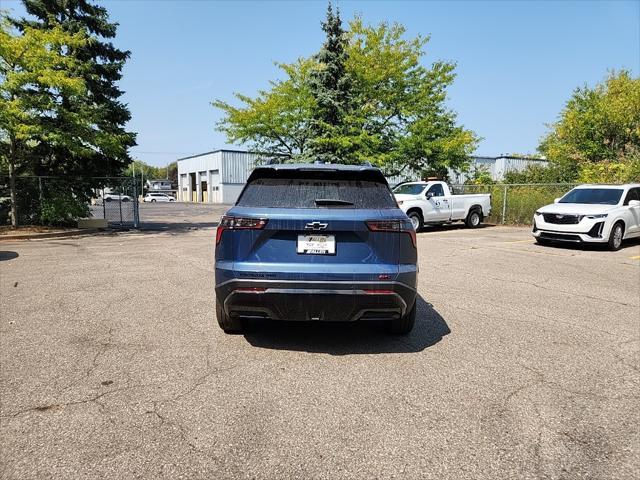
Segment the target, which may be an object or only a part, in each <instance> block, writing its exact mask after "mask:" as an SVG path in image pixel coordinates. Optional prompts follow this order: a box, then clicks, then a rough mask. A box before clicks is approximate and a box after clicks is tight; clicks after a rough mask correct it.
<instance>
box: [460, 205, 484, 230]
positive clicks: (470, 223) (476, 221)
mask: <svg viewBox="0 0 640 480" xmlns="http://www.w3.org/2000/svg"><path fill="white" fill-rule="evenodd" d="M464 223H465V224H466V226H467V227H468V228H478V226H480V223H482V213H481V211H480V210H477V209H476V210H471V211H470V212H469V214H468V215H467V219H466V220H465V221H464Z"/></svg>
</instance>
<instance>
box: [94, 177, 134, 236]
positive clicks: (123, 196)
mask: <svg viewBox="0 0 640 480" xmlns="http://www.w3.org/2000/svg"><path fill="white" fill-rule="evenodd" d="M141 193H142V192H141V189H140V187H139V185H138V182H137V179H134V178H126V177H125V178H113V179H108V180H107V185H106V186H105V187H104V188H102V191H101V195H100V197H99V198H98V200H97V202H96V204H98V205H99V204H102V215H103V218H104V219H105V220H106V221H107V223H108V224H109V226H110V227H134V228H137V227H138V226H139V225H140V204H139V201H138V198H139V197H138V196H139V195H140V194H141ZM94 214H95V213H94Z"/></svg>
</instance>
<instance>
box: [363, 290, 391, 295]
mask: <svg viewBox="0 0 640 480" xmlns="http://www.w3.org/2000/svg"><path fill="white" fill-rule="evenodd" d="M363 292H364V293H366V294H369V295H393V294H394V293H395V292H394V291H393V290H363Z"/></svg>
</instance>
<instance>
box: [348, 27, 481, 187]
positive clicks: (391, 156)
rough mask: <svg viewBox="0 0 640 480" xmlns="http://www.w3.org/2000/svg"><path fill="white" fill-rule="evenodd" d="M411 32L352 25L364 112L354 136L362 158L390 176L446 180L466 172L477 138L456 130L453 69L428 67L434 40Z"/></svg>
mask: <svg viewBox="0 0 640 480" xmlns="http://www.w3.org/2000/svg"><path fill="white" fill-rule="evenodd" d="M405 34H406V30H405V28H404V27H403V26H402V25H400V24H397V23H394V24H388V23H381V24H379V25H378V26H375V27H374V26H368V25H365V24H364V23H363V22H362V20H361V19H360V18H355V19H354V20H353V21H352V22H351V23H350V28H349V37H350V38H349V49H348V61H347V70H349V71H351V72H353V77H354V83H355V86H354V90H355V92H356V93H355V102H356V104H357V105H358V106H359V107H358V109H357V110H355V111H354V117H352V118H351V121H352V122H353V127H352V130H353V131H358V132H359V138H358V142H359V146H360V148H359V150H358V156H359V160H360V161H365V160H368V161H371V162H372V163H374V164H376V165H378V166H380V167H382V168H383V169H385V170H386V171H387V172H388V173H392V174H396V173H402V172H406V171H407V170H409V171H413V172H419V173H421V174H423V175H424V174H427V173H428V174H437V175H439V176H441V177H443V176H445V175H446V171H447V168H453V169H457V170H466V169H467V168H468V156H469V155H470V154H471V153H472V152H473V151H474V150H475V148H476V146H477V143H478V141H479V138H478V137H477V136H476V135H475V134H474V133H473V132H472V131H470V130H467V129H465V128H463V127H462V126H459V125H457V123H456V120H457V119H456V114H455V113H454V112H453V111H452V110H450V109H449V108H447V106H446V100H447V88H448V87H449V86H450V85H451V84H452V83H453V80H454V79H455V73H454V69H455V65H454V64H452V63H449V62H442V61H438V62H435V63H433V64H432V65H431V66H430V68H427V67H425V66H424V65H423V64H422V60H423V57H424V49H425V47H426V45H427V43H428V41H429V37H422V36H418V37H416V38H411V39H407V38H405Z"/></svg>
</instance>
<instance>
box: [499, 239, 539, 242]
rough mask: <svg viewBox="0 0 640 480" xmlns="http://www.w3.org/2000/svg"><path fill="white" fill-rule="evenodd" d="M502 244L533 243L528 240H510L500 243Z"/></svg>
mask: <svg viewBox="0 0 640 480" xmlns="http://www.w3.org/2000/svg"><path fill="white" fill-rule="evenodd" d="M502 243H533V240H531V239H530V238H527V239H526V240H511V241H509V242H502Z"/></svg>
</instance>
